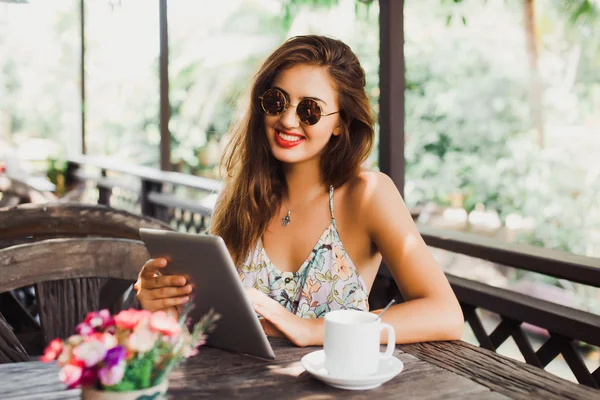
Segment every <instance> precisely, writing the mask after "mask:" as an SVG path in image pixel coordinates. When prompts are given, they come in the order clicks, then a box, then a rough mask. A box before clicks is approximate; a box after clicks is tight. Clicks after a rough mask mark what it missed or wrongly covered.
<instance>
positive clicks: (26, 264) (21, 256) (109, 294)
mask: <svg viewBox="0 0 600 400" xmlns="http://www.w3.org/2000/svg"><path fill="white" fill-rule="evenodd" d="M142 227H144V228H154V229H166V230H170V229H171V228H170V227H169V226H168V225H167V224H165V223H163V222H160V221H157V220H154V219H152V218H147V217H142V216H139V215H135V214H131V213H128V212H125V211H120V210H115V209H112V208H109V207H104V206H96V205H84V204H72V203H46V204H23V205H19V206H17V207H11V208H4V209H0V274H1V276H2V280H1V281H0V313H4V316H5V317H6V321H8V323H9V324H13V328H15V325H18V326H25V327H26V329H22V330H18V331H16V332H15V334H16V336H17V338H19V340H20V341H21V342H22V344H23V347H24V348H25V350H26V351H27V352H28V353H29V354H40V353H41V350H42V349H43V347H44V346H45V345H46V344H47V343H48V341H49V340H51V339H53V338H54V337H63V338H64V337H68V336H69V335H71V334H72V333H73V328H74V327H75V325H76V324H77V323H79V322H80V321H81V320H82V319H83V318H84V317H85V315H86V314H87V313H88V312H89V311H93V310H97V309H100V308H109V309H111V311H112V312H116V311H118V310H119V309H120V308H121V307H122V306H123V293H124V292H125V291H127V290H128V289H130V288H131V284H132V283H133V282H135V280H136V279H137V275H138V273H139V270H140V268H141V266H142V265H143V264H144V262H145V261H146V260H147V259H148V257H149V256H148V254H147V252H146V249H145V247H144V245H143V243H142V242H140V241H139V233H138V230H139V228H142ZM24 287H25V289H23V288H24ZM19 288H21V289H19ZM17 292H18V293H17ZM15 293H17V294H18V296H16V295H15ZM130 294H132V293H130ZM2 296H4V298H5V299H7V301H5V302H3V301H2V300H3V298H2ZM24 296H30V297H32V301H31V303H32V304H33V306H31V305H29V306H27V307H25V306H23V304H21V303H22V302H20V301H19V299H22V298H23V297H24ZM17 297H18V298H19V299H17ZM3 303H5V304H6V303H11V304H12V306H11V308H10V310H3ZM15 304H16V305H18V307H16V306H15ZM17 308H18V309H17ZM30 310H33V311H32V312H30ZM9 314H10V316H11V317H12V318H10V319H9ZM15 316H16V318H15ZM38 318H39V324H38V322H37V321H38ZM31 326H34V328H33V329H34V331H33V332H32V331H31V329H30V327H31ZM0 329H1V328H0ZM0 362H1V361H0Z"/></svg>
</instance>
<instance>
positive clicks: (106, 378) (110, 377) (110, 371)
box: [98, 362, 125, 386]
mask: <svg viewBox="0 0 600 400" xmlns="http://www.w3.org/2000/svg"><path fill="white" fill-rule="evenodd" d="M123 375H125V362H120V363H118V364H116V365H114V366H113V367H109V366H106V367H103V368H100V370H99V371H98V378H100V382H102V384H103V385H104V386H112V385H116V384H117V383H119V382H121V380H122V379H123Z"/></svg>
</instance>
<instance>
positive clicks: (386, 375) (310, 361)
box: [300, 350, 404, 390]
mask: <svg viewBox="0 0 600 400" xmlns="http://www.w3.org/2000/svg"><path fill="white" fill-rule="evenodd" d="M300 363H301V364H302V367H304V369H305V370H306V372H308V373H309V374H311V375H312V376H314V377H315V378H317V379H318V380H320V381H323V382H324V383H326V384H328V385H331V386H333V387H336V388H340V389H346V390H367V389H374V388H376V387H378V386H381V384H383V383H385V382H387V381H389V380H391V379H392V378H393V377H395V376H396V375H398V374H399V373H400V372H402V369H403V368H404V364H403V363H402V361H400V360H399V359H398V358H396V357H394V356H392V357H390V358H381V359H380V360H379V369H378V370H377V372H376V373H375V375H369V376H361V377H354V378H344V377H339V376H331V375H329V373H328V372H327V370H325V352H324V351H323V350H317V351H313V352H312V353H309V354H307V355H305V356H304V357H302V360H300Z"/></svg>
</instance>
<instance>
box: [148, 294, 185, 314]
mask: <svg viewBox="0 0 600 400" xmlns="http://www.w3.org/2000/svg"><path fill="white" fill-rule="evenodd" d="M189 300H190V297H189V296H181V297H168V298H165V299H147V300H145V301H144V302H142V301H141V300H140V303H142V307H144V309H146V310H149V311H153V312H154V311H157V310H163V309H165V308H171V307H176V306H180V305H183V304H185V303H187V302H188V301H189Z"/></svg>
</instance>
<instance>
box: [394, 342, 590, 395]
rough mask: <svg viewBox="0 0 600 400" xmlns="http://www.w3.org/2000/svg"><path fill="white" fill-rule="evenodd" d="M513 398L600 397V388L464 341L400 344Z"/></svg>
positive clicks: (420, 357) (421, 356)
mask: <svg viewBox="0 0 600 400" xmlns="http://www.w3.org/2000/svg"><path fill="white" fill-rule="evenodd" d="M398 347H399V348H400V349H402V350H403V351H405V352H407V353H409V354H412V355H414V356H416V357H418V358H419V359H421V360H423V361H427V362H430V363H432V364H435V365H437V366H439V367H442V368H444V369H446V370H448V371H452V372H455V373H456V374H458V375H461V376H464V377H467V378H469V379H472V380H473V381H475V382H478V383H480V384H482V385H484V386H486V387H488V388H490V389H491V390H493V391H496V392H498V393H501V394H504V395H506V396H508V397H510V398H513V399H524V400H525V399H527V400H529V399H532V398H539V399H557V400H559V399H561V400H562V399H582V400H590V399H600V391H598V390H595V389H592V388H589V387H586V386H582V385H578V384H576V383H573V382H569V381H567V380H564V379H562V378H559V377H557V376H555V375H552V374H550V373H549V372H546V371H544V370H542V369H540V368H536V367H534V366H531V365H528V364H525V363H522V362H519V361H515V360H512V359H509V358H507V357H504V356H501V355H499V354H496V353H493V352H490V351H488V350H485V349H482V348H480V347H476V346H473V345H470V344H468V343H465V342H462V341H455V342H432V343H414V344H407V345H399V346H398Z"/></svg>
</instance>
